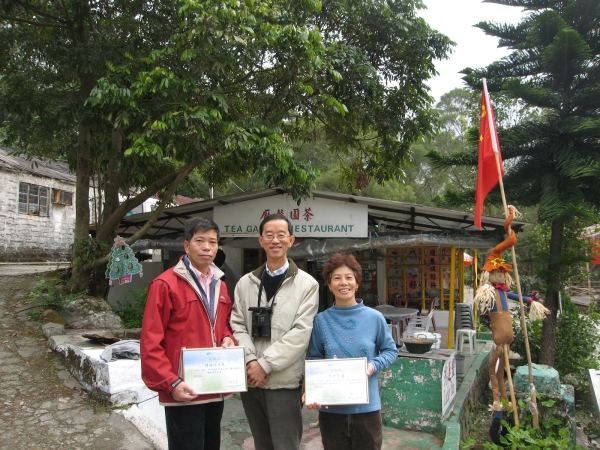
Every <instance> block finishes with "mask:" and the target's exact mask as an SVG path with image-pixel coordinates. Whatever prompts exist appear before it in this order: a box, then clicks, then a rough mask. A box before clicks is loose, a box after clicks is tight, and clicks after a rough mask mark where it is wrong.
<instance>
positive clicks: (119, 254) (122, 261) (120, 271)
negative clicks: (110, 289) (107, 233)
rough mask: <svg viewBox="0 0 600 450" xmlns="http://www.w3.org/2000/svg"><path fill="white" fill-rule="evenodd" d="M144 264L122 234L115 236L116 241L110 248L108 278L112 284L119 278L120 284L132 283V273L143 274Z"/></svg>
mask: <svg viewBox="0 0 600 450" xmlns="http://www.w3.org/2000/svg"><path fill="white" fill-rule="evenodd" d="M142 270H143V268H142V265H141V264H140V263H139V262H138V260H137V258H136V257H135V255H134V254H133V250H131V247H130V246H129V245H127V244H126V243H125V241H124V240H123V238H122V237H121V236H117V237H116V238H115V243H114V244H113V246H112V249H111V250H110V255H109V259H108V267H107V268H106V278H108V279H109V282H108V284H109V285H111V286H112V284H113V280H119V284H124V283H130V282H131V278H132V275H135V274H136V273H139V274H140V277H142V276H143V272H142Z"/></svg>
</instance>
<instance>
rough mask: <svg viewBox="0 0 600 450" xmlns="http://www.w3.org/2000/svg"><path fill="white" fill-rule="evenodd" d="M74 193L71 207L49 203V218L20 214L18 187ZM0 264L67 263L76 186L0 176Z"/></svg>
mask: <svg viewBox="0 0 600 450" xmlns="http://www.w3.org/2000/svg"><path fill="white" fill-rule="evenodd" d="M20 182H22V183H29V184H35V185H39V186H44V187H48V188H50V196H51V195H52V189H63V190H65V191H68V192H72V193H73V204H72V205H68V206H67V205H58V204H54V203H52V202H51V198H49V199H48V202H49V205H48V209H49V216H48V217H39V216H33V215H29V214H19V213H18V204H19V183H20ZM0 192H1V193H2V195H0V261H22V262H37V261H65V260H68V259H70V255H71V248H70V246H71V244H72V243H73V229H74V228H75V185H74V184H71V183H65V182H63V181H59V180H53V179H51V178H46V177H40V176H37V175H32V174H26V173H16V172H9V171H1V172H0Z"/></svg>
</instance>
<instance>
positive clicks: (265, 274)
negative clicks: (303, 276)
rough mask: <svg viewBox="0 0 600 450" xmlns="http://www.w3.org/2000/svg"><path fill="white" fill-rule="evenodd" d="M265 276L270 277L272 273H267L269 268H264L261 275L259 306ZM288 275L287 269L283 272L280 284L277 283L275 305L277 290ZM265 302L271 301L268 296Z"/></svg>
mask: <svg viewBox="0 0 600 450" xmlns="http://www.w3.org/2000/svg"><path fill="white" fill-rule="evenodd" d="M265 276H267V277H270V275H268V274H267V269H265V270H263V273H262V275H261V276H260V286H259V287H258V305H257V306H260V298H261V297H262V291H263V287H264V284H265ZM286 276H287V270H286V271H285V272H284V273H283V275H282V277H281V280H279V284H278V285H277V288H276V289H275V294H273V305H275V295H277V291H278V290H279V288H280V287H281V285H282V284H283V280H285V277H286ZM265 303H267V304H268V303H269V299H268V298H267V300H266V302H265Z"/></svg>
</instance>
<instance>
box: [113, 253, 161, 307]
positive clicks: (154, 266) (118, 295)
mask: <svg viewBox="0 0 600 450" xmlns="http://www.w3.org/2000/svg"><path fill="white" fill-rule="evenodd" d="M141 264H142V267H143V269H142V270H143V274H144V276H143V277H140V276H139V275H138V274H136V275H132V277H131V283H125V284H119V280H113V285H112V286H110V287H109V289H108V297H107V300H108V303H110V304H111V305H116V304H117V302H118V301H122V300H125V298H126V296H127V294H128V292H129V291H137V290H140V289H144V288H146V287H148V286H149V285H150V283H151V282H152V280H154V279H155V278H156V277H157V276H159V275H160V274H161V273H162V271H163V270H162V267H163V264H162V262H150V261H143V262H142V263H141Z"/></svg>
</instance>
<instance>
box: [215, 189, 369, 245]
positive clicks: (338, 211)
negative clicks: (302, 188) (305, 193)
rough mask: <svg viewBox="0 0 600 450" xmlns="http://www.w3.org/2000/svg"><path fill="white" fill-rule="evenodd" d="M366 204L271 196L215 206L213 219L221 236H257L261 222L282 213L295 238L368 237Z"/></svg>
mask: <svg viewBox="0 0 600 450" xmlns="http://www.w3.org/2000/svg"><path fill="white" fill-rule="evenodd" d="M367 210H368V206H367V205H359V204H356V203H347V202H340V201H336V200H328V199H322V198H315V199H308V200H302V203H300V206H298V204H297V203H296V202H295V201H294V199H293V198H292V197H291V196H289V195H285V194H283V195H274V196H272V197H267V198H259V199H255V200H248V201H246V202H240V203H235V204H232V205H223V206H215V208H214V210H213V220H214V221H215V222H216V223H217V225H219V228H220V230H221V236H224V237H257V236H258V226H259V224H260V222H261V221H262V220H263V219H264V218H265V217H267V216H268V215H270V214H282V215H284V216H285V217H287V218H288V219H289V221H290V222H291V223H292V226H293V227H294V235H295V236H296V237H306V236H310V237H357V238H359V237H360V238H364V237H368V223H367V216H368V213H367Z"/></svg>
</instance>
